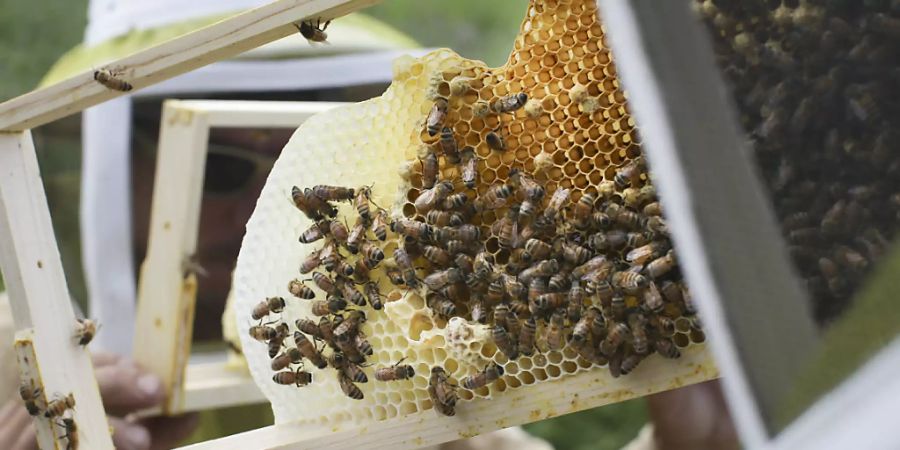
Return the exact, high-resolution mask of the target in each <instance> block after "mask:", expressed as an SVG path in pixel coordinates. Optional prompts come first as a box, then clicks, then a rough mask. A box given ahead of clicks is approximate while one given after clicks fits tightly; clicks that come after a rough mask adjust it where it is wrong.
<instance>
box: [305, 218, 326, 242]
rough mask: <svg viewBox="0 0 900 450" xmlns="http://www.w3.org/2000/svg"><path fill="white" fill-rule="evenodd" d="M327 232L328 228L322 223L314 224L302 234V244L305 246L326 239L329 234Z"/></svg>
mask: <svg viewBox="0 0 900 450" xmlns="http://www.w3.org/2000/svg"><path fill="white" fill-rule="evenodd" d="M325 230H327V228H326V227H324V226H323V224H322V223H320V222H317V223H314V224H313V225H312V226H311V227H309V228H307V229H306V231H304V232H303V233H300V242H301V243H303V244H311V243H313V242H316V241H318V240H319V239H322V238H324V237H325V235H326V234H327V232H326V231H325Z"/></svg>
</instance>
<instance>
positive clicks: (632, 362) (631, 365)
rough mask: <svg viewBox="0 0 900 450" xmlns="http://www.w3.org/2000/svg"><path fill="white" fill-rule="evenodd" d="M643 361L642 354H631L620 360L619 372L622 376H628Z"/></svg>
mask: <svg viewBox="0 0 900 450" xmlns="http://www.w3.org/2000/svg"><path fill="white" fill-rule="evenodd" d="M643 360H644V354H643V353H632V354H630V355H628V356H626V357H624V358H622V364H621V366H620V369H619V372H620V373H621V374H622V375H628V374H629V373H631V371H632V370H634V369H635V368H637V366H638V364H640V362H641V361H643Z"/></svg>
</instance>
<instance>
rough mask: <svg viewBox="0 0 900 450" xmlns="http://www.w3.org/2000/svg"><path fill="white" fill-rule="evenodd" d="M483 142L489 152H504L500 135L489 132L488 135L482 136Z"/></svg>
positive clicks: (504, 148)
mask: <svg viewBox="0 0 900 450" xmlns="http://www.w3.org/2000/svg"><path fill="white" fill-rule="evenodd" d="M484 141H485V142H486V143H487V146H488V148H490V149H491V150H496V151H501V152H502V151H504V150H506V142H505V141H504V140H503V137H502V136H500V133H497V132H496V131H489V132H488V134H486V135H485V136H484Z"/></svg>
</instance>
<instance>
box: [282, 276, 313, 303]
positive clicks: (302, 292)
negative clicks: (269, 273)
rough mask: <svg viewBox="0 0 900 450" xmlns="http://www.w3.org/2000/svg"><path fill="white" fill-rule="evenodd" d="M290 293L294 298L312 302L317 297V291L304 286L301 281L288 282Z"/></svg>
mask: <svg viewBox="0 0 900 450" xmlns="http://www.w3.org/2000/svg"><path fill="white" fill-rule="evenodd" d="M288 292H290V293H291V295H293V296H294V297H297V298H302V299H306V300H311V299H313V298H315V297H316V293H315V291H313V290H312V289H311V288H310V287H309V286H307V285H305V284H303V282H302V281H300V280H296V279H295V280H291V281H290V282H288Z"/></svg>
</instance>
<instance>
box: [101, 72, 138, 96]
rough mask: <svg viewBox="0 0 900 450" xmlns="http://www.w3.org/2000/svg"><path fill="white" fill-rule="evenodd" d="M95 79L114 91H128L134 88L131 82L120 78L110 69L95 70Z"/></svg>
mask: <svg viewBox="0 0 900 450" xmlns="http://www.w3.org/2000/svg"><path fill="white" fill-rule="evenodd" d="M94 81H96V82H98V83H100V84H102V85H103V86H105V87H106V88H107V89H112V90H114V91H121V92H128V91H130V90H132V89H134V86H132V85H131V83H129V82H127V81H125V80H123V79H121V78H119V77H118V76H116V74H114V73H113V72H112V71H110V70H106V69H100V70H95V71H94Z"/></svg>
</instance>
